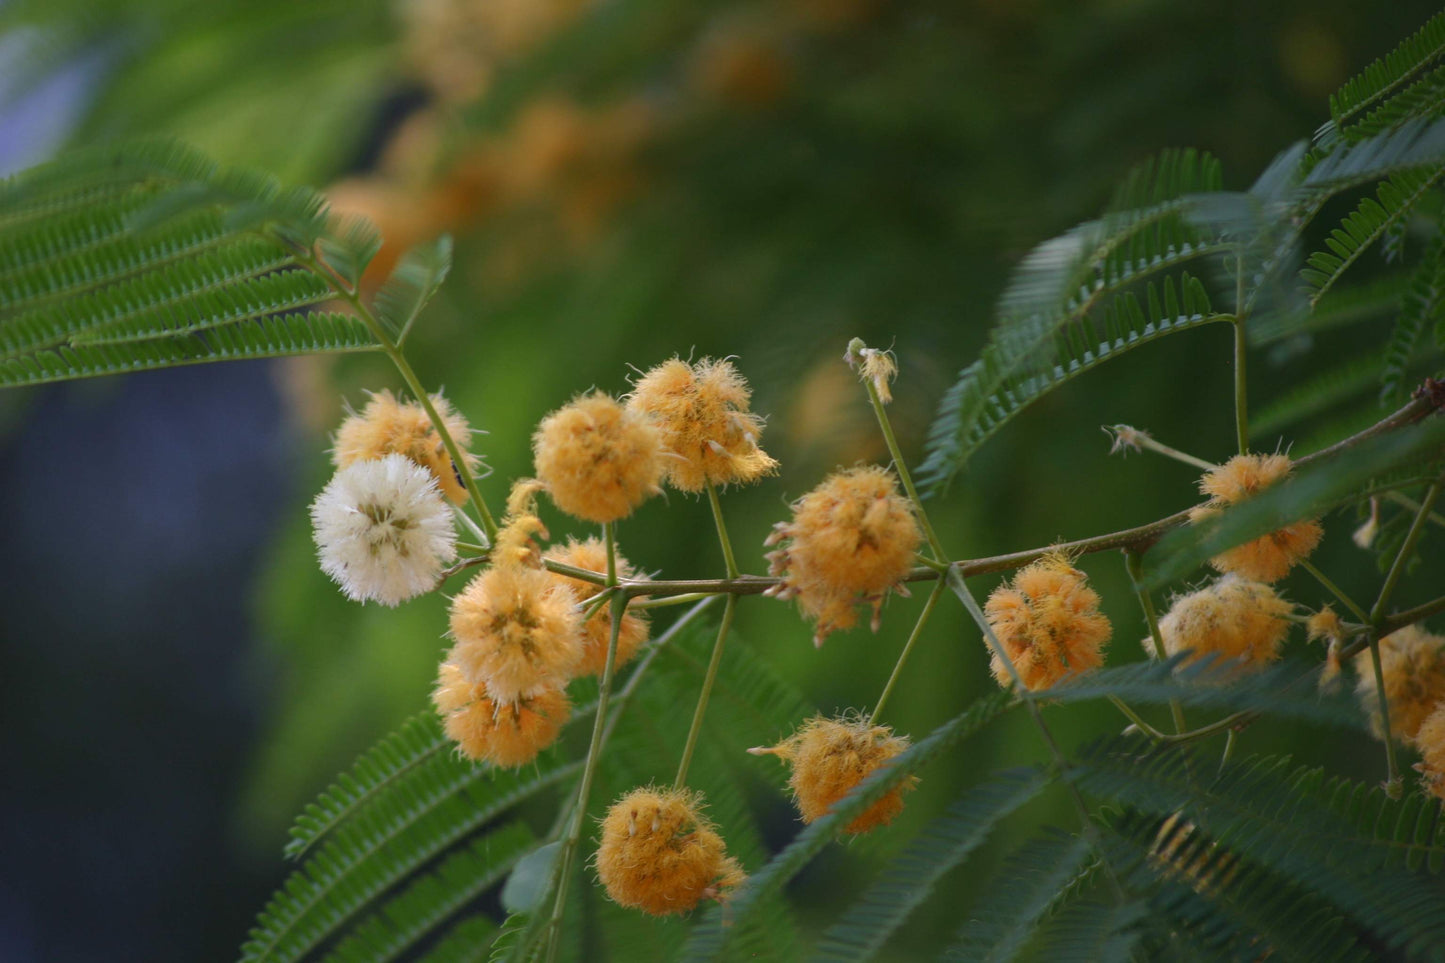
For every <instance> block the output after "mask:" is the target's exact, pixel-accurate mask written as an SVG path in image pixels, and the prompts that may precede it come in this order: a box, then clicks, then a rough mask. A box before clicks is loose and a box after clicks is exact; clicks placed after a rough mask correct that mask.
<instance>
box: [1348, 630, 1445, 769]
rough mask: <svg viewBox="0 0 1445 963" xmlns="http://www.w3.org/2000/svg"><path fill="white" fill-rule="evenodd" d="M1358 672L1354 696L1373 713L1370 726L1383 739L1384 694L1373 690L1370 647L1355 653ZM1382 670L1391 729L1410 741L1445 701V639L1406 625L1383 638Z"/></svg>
mask: <svg viewBox="0 0 1445 963" xmlns="http://www.w3.org/2000/svg"><path fill="white" fill-rule="evenodd" d="M1355 671H1356V672H1358V673H1359V675H1360V682H1359V686H1358V687H1357V689H1356V690H1355V691H1356V694H1357V695H1358V696H1359V697H1360V705H1361V706H1363V707H1364V708H1365V710H1366V711H1367V712H1368V713H1369V715H1370V728H1371V730H1372V731H1373V732H1374V733H1375V735H1376V737H1378V738H1383V737H1384V730H1383V728H1382V727H1381V725H1380V697H1379V694H1378V692H1376V689H1375V660H1374V659H1373V658H1372V657H1371V656H1370V650H1369V649H1364V650H1362V651H1360V652H1358V653H1357V654H1356V655H1355ZM1380 671H1381V673H1382V674H1383V675H1384V677H1385V701H1387V702H1388V703H1389V704H1390V732H1391V733H1392V734H1393V735H1394V737H1395V738H1396V739H1399V740H1400V741H1401V742H1407V743H1408V742H1412V741H1414V739H1415V737H1416V735H1417V734H1418V733H1419V731H1420V727H1421V725H1423V724H1424V722H1425V717H1426V716H1428V715H1429V714H1430V713H1431V712H1432V711H1433V710H1434V708H1435V704H1436V703H1437V702H1439V701H1440V700H1442V699H1445V637H1442V636H1439V635H1434V634H1432V633H1430V632H1426V631H1425V630H1424V629H1422V628H1421V627H1420V626H1418V625H1407V626H1405V627H1404V628H1403V629H1400V630H1399V631H1398V632H1391V633H1390V634H1389V635H1387V636H1385V637H1384V638H1383V639H1381V640H1380Z"/></svg>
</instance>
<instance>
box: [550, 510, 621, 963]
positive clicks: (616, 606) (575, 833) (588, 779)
mask: <svg viewBox="0 0 1445 963" xmlns="http://www.w3.org/2000/svg"><path fill="white" fill-rule="evenodd" d="M613 524H614V523H613V522H608V523H606V524H605V525H604V526H603V533H604V535H605V537H606V542H607V574H608V584H609V587H611V586H615V585H616V584H617V561H616V555H617V550H616V540H615V537H614V535H613V530H612V529H613ZM626 612H627V596H626V595H624V594H623V593H622V592H613V593H612V631H611V633H610V635H609V637H608V640H607V662H606V663H605V665H604V666H603V668H602V682H601V684H600V685H599V686H598V689H597V716H596V718H595V719H594V721H593V723H592V742H591V743H590V744H589V746H588V747H587V761H586V763H585V764H584V765H583V767H582V780H581V782H580V784H579V785H578V787H577V802H576V804H575V811H574V813H573V815H572V825H571V827H570V828H569V829H568V831H567V838H566V839H565V840H563V842H562V857H561V859H560V860H559V869H558V876H557V900H556V902H555V903H553V904H552V918H551V920H550V921H549V922H548V924H547V928H548V934H547V963H555V961H556V959H557V950H558V948H559V946H560V945H561V942H560V937H561V935H562V916H563V914H564V913H565V911H566V907H567V887H568V884H569V883H570V882H571V875H572V873H571V870H572V858H573V856H574V855H575V854H576V852H577V845H578V842H579V840H580V839H581V838H582V824H583V823H584V822H585V821H586V818H587V796H588V794H589V793H591V791H592V777H593V775H594V774H595V773H596V772H597V764H598V761H599V760H600V758H601V755H602V753H601V747H602V731H603V728H604V727H605V725H606V721H607V703H608V699H609V698H610V696H611V693H612V675H613V672H614V670H615V669H616V663H617V637H618V635H619V634H621V629H622V617H623V616H624V615H625V614H626Z"/></svg>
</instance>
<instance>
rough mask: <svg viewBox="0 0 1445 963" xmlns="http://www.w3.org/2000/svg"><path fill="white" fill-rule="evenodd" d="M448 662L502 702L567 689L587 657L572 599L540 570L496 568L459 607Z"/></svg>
mask: <svg viewBox="0 0 1445 963" xmlns="http://www.w3.org/2000/svg"><path fill="white" fill-rule="evenodd" d="M451 634H452V638H453V639H455V640H456V644H455V645H453V646H452V650H451V652H450V653H449V654H448V656H447V661H448V662H451V663H452V664H453V665H455V666H456V667H457V668H458V669H460V670H461V672H462V677H463V678H465V679H466V680H467V681H468V682H473V683H482V684H485V685H486V687H487V693H488V694H489V695H490V696H491V697H492V698H493V699H494V700H496V701H498V702H516V701H518V700H520V699H524V698H527V697H528V696H532V695H535V694H536V693H539V692H541V691H543V690H544V689H553V688H558V687H560V686H563V685H566V683H567V681H568V680H569V679H571V678H572V675H573V673H574V672H575V670H576V668H577V663H578V662H579V661H580V660H581V658H582V624H581V613H579V612H578V611H577V603H576V600H575V599H574V598H573V597H572V593H571V592H569V591H567V589H566V588H565V587H564V586H562V585H559V584H558V583H557V581H556V580H555V579H553V578H552V576H551V575H550V574H549V573H547V572H545V571H542V570H540V569H535V568H526V567H522V566H510V565H509V566H503V567H496V566H494V567H492V568H489V569H487V570H486V571H485V572H482V573H480V574H479V575H477V576H476V577H475V578H473V579H472V580H471V581H470V582H468V583H467V587H466V588H465V589H463V590H462V592H461V594H460V595H458V596H457V597H456V598H455V599H453V600H452V611H451Z"/></svg>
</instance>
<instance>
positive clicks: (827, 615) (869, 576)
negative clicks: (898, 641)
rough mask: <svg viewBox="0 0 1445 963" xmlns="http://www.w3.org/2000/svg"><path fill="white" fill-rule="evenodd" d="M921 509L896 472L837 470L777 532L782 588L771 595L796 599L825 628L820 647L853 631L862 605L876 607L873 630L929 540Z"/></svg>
mask: <svg viewBox="0 0 1445 963" xmlns="http://www.w3.org/2000/svg"><path fill="white" fill-rule="evenodd" d="M922 538H923V536H922V533H921V532H920V531H919V528H918V521H917V519H916V518H915V517H914V514H913V506H912V505H911V504H910V503H909V501H908V499H907V498H905V497H903V495H901V494H900V493H899V491H898V480H897V478H896V477H895V476H894V475H893V473H892V472H891V471H888V470H886V469H884V468H880V467H878V466H876V465H865V466H862V467H858V468H850V469H848V470H847V471H842V472H837V473H835V474H833V475H830V476H829V477H828V478H826V479H824V481H823V483H822V484H820V485H819V486H818V487H817V488H815V489H813V490H812V491H811V492H809V493H808V494H806V495H804V496H803V497H802V498H800V499H798V501H797V502H795V503H794V504H793V520H792V521H791V522H780V523H778V524H777V525H774V526H773V534H772V535H771V536H769V538H768V540H767V544H768V545H775V544H778V543H780V542H781V543H784V544H783V545H782V547H781V548H779V549H777V550H776V551H774V552H771V553H769V555H768V559H769V560H770V563H771V564H770V566H769V572H770V573H771V574H773V575H777V576H781V577H782V582H781V584H780V585H779V586H778V587H777V588H775V589H772V590H770V591H769V593H768V594H770V595H774V596H776V597H778V598H784V599H787V598H794V597H796V598H797V600H798V606H799V608H801V609H802V610H803V613H804V614H805V615H807V616H808V617H809V618H812V619H814V620H815V621H816V622H817V630H816V632H815V634H814V636H813V641H814V643H815V644H817V645H822V644H823V640H824V639H825V638H826V637H827V635H828V633H830V632H832V631H834V630H837V629H848V628H852V626H853V625H854V623H855V622H856V621H857V613H856V611H855V606H856V605H857V604H858V603H859V602H868V603H870V604H871V605H872V606H873V623H874V624H873V627H874V629H875V630H876V629H877V627H878V626H877V620H878V610H879V608H880V607H881V606H882V604H883V597H884V594H885V593H886V592H887V591H888V590H889V589H890V588H893V587H895V586H897V585H899V584H900V583H901V581H902V579H903V578H904V576H906V575H907V574H908V571H909V569H910V567H911V566H912V564H913V556H914V553H915V552H916V551H917V550H918V545H919V543H920V542H921V541H922Z"/></svg>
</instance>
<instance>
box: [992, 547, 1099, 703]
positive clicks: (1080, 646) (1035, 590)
mask: <svg viewBox="0 0 1445 963" xmlns="http://www.w3.org/2000/svg"><path fill="white" fill-rule="evenodd" d="M984 614H985V615H986V616H987V617H988V624H989V626H990V627H991V628H992V629H993V632H994V635H996V636H997V637H998V640H999V644H1000V645H1002V646H1003V649H1004V651H1005V652H1007V653H1008V658H1009V661H1010V662H1012V663H1013V667H1014V669H1015V670H1016V671H1017V672H1018V676H1019V680H1020V681H1021V682H1022V683H1023V685H1024V688H1026V689H1029V690H1037V689H1047V688H1049V687H1050V686H1052V685H1053V684H1054V683H1056V682H1058V681H1059V680H1060V679H1063V678H1064V677H1066V676H1070V675H1077V674H1078V673H1081V672H1088V671H1089V670H1090V669H1097V668H1098V667H1099V666H1101V665H1103V664H1104V645H1105V643H1107V642H1108V641H1109V638H1110V636H1112V635H1113V631H1114V630H1113V627H1112V626H1110V625H1109V620H1108V619H1107V618H1105V617H1104V616H1103V614H1101V613H1100V612H1099V593H1098V592H1095V591H1094V590H1093V589H1091V588H1089V587H1088V584H1087V577H1086V576H1085V575H1084V573H1083V572H1081V571H1079V570H1078V569H1076V568H1074V566H1073V564H1072V563H1071V562H1070V561H1069V558H1068V556H1066V555H1064V554H1062V553H1057V552H1055V553H1051V554H1049V555H1045V556H1044V557H1043V558H1041V559H1039V560H1038V561H1037V562H1034V563H1033V564H1032V565H1028V566H1026V567H1024V568H1022V569H1019V571H1018V572H1016V573H1014V577H1013V579H1012V581H1010V582H1007V583H1005V584H1003V585H1000V586H999V587H998V588H996V589H994V590H993V593H992V594H991V595H989V597H988V603H987V604H986V605H985V606H984ZM989 668H990V669H991V670H992V672H993V677H994V678H995V679H997V680H998V684H999V685H1001V686H1003V687H1004V688H1009V687H1010V686H1012V685H1013V673H1012V672H1010V671H1009V667H1008V665H1007V664H1006V663H1005V662H1004V661H1003V659H1002V658H1000V656H999V653H997V652H994V653H993V659H992V662H991V663H990V666H989Z"/></svg>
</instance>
